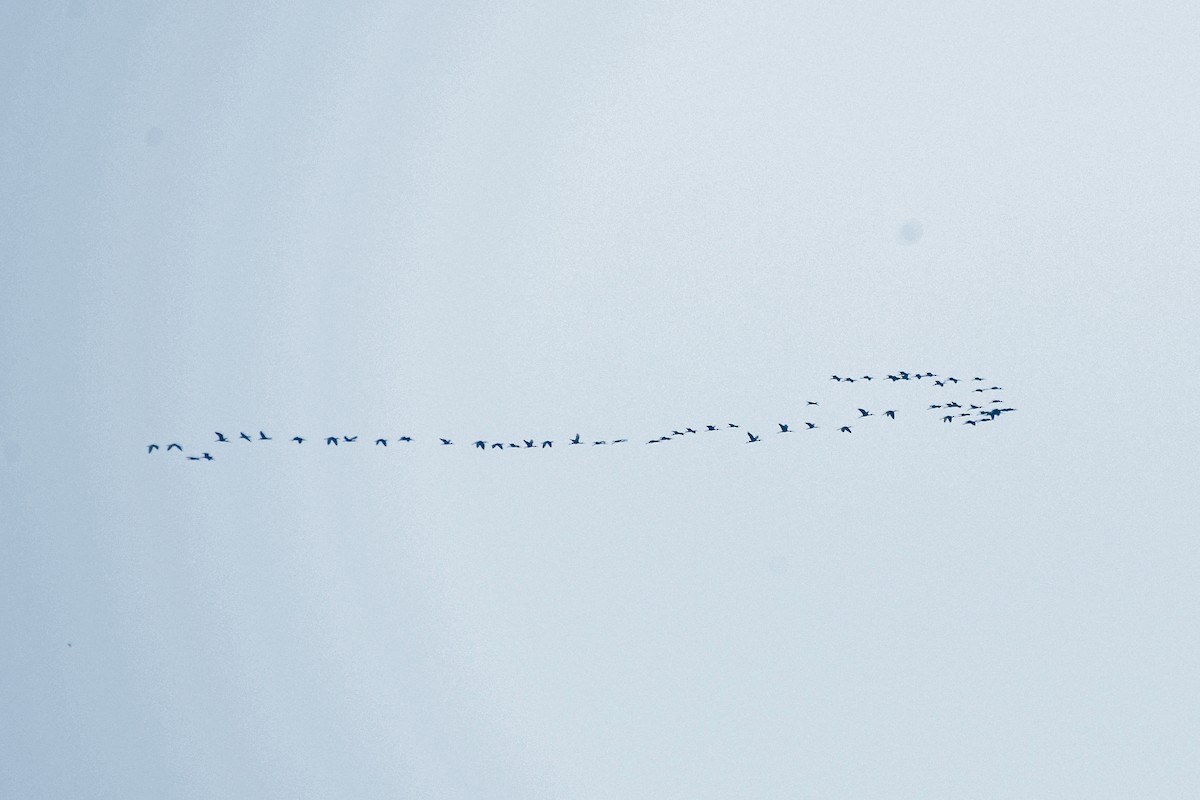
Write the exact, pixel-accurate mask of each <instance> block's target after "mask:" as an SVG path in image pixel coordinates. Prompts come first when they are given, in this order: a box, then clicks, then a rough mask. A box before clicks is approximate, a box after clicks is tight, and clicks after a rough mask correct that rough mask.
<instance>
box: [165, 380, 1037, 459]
mask: <svg viewBox="0 0 1200 800" xmlns="http://www.w3.org/2000/svg"><path fill="white" fill-rule="evenodd" d="M876 379H877V378H876V376H873V375H862V376H858V377H854V376H847V377H842V376H840V375H831V376H830V378H829V380H831V381H836V382H838V383H855V382H856V381H873V380H876ZM879 379H880V380H889V381H892V382H896V383H898V382H900V381H924V382H925V383H926V384H928V385H930V386H934V387H939V388H941V389H951V390H953V389H956V388H957V387H958V384H960V383H962V384H964V387H970V392H971V394H972V395H975V394H979V395H983V396H982V397H979V398H975V399H977V400H978V401H979V402H978V403H975V402H970V398H968V399H967V400H965V401H963V402H960V401H959V400H949V401H944V402H940V403H932V404H930V406H929V408H928V409H927V410H928V411H934V412H937V415H938V416H940V417H941V421H942V422H943V423H954V422H956V421H957V422H960V423H961V424H963V425H970V426H972V427H974V426H977V425H978V424H980V423H984V422H992V421H994V420H995V419H996V418H997V417H999V416H1000V415H1002V414H1005V413H1008V412H1011V411H1016V409H1015V408H1012V407H1011V406H1008V405H1006V404H1005V401H1004V400H1003V399H1001V398H998V397H994V396H992V395H990V394H989V393H991V392H1000V391H1004V390H1003V388H1002V387H1000V386H994V385H992V386H975V384H987V383H990V382H989V381H988V380H987V379H985V378H981V377H978V376H976V377H972V378H969V379H968V378H964V379H961V380H960V379H959V378H956V377H954V376H946V377H941V376H939V375H937V374H936V373H933V372H916V373H909V372H904V371H899V372H896V373H895V374H891V373H889V374H887V375H886V376H885V377H883V378H879ZM964 403H965V404H964ZM819 406H820V403H819V402H818V401H816V400H808V401H806V405H805V408H809V407H819ZM996 406H1003V407H1002V408H997V407H996ZM897 413H898V412H897V410H896V409H894V408H889V409H885V410H883V411H881V412H878V413H876V412H875V411H871V410H870V409H866V408H858V416H857V417H855V418H854V419H853V420H851V422H857V421H860V420H864V419H867V418H868V417H879V416H883V417H887V418H888V419H891V420H895V419H896V414H897ZM964 417H965V418H966V419H964ZM775 424H776V425H777V426H778V427H779V430H777V431H772V433H775V434H785V433H795V432H797V430H798V429H793V428H792V423H790V422H777V423H775ZM803 424H804V426H805V427H804V428H803V430H805V431H812V430H816V429H818V428H821V427H824V426H821V425H817V423H815V422H809V421H804V422H803ZM681 427H683V430H679V429H673V430H672V431H671V432H670V433H669V434H665V435H659V436H654V437H651V438H650V439H648V440H646V442H645V443H646V444H662V443H664V442H671V441H674V440H675V439H682V438H686V437H688V436H691V435H700V434H706V433H716V432H718V431H728V430H738V431H740V432H744V433H745V434H746V439H745V444H755V443H757V442H761V441H762V437H763V436H764V435H765V434H763V433H757V434H756V433H753V432H751V431H749V430H743V429H742V426H741V425H738V424H736V423H733V422H728V423H724V424H721V425H712V424H703V425H699V426H696V427H689V426H681ZM829 427H832V428H836V430H837V431H838V432H839V433H853V432H854V426H853V425H851V424H850V423H846V424H843V425H840V426H839V425H838V424H837V423H834V424H833V425H832V426H829ZM214 435H215V436H216V438H215V439H214V440H213V441H212V443H211V444H212V445H226V444H231V443H234V442H235V441H237V440H244V441H247V442H251V443H254V442H270V441H274V439H275V437H273V436H268V435H267V434H266V432H265V431H262V430H260V431H258V435H257V436H255V435H253V434H250V433H245V432H242V431H239V432H238V434H237V435H236V436H233V437H231V436H227V435H226V434H224V433H222V432H220V431H214ZM358 438H359V437H358V436H357V435H354V436H347V435H345V434H343V435H339V436H324V437H319V438H318V439H316V440H315V441H323V442H324V443H325V446H327V447H340V446H342V445H345V444H354V443H356V442H358ZM433 438H436V440H437V442H438V444H439V446H442V447H449V446H454V445H455V442H454V440H453V439H450V438H445V437H440V436H439V437H433ZM287 441H289V442H293V443H294V444H295V445H303V444H304V443H305V442H309V441H313V440H312V439H310V438H309V437H304V436H292V437H291V438H290V439H288V440H287ZM367 441H372V440H367ZM414 441H416V440H415V439H414V438H413V437H412V436H409V435H406V434H402V435H399V436H395V437H380V438H376V439H374V440H373V442H374V446H375V447H389V446H391V445H401V446H403V445H407V444H410V443H412V442H414ZM431 441H432V439H431ZM628 442H629V439H628V438H614V439H588V440H584V439H583V437H582V436H581V435H580V434H578V433H577V434H575V435H574V436H573V437H572V438H570V439H569V440H567V442H566V446H574V445H587V446H590V447H597V446H609V445H619V444H625V443H628ZM554 444H555V440H554V439H538V438H534V439H525V438H522V439H521V440H520V443H518V442H512V441H489V440H486V439H476V440H475V441H473V442H471V443H470V445H471V446H472V447H474V448H475V449H478V450H509V449H516V450H532V449H537V450H542V449H547V448H553V447H554ZM146 449H147V452H148V453H150V454H153V453H155V452H157V451H159V450H164V451H165V452H171V451H177V452H179V453H180V454H181V455H184V456H185V458H186V459H187V460H188V461H196V462H201V461H213V460H214V456H213V454H212V453H210V452H207V451H203V450H201V452H200V453H199V454H186V455H185V454H184V451H183V445H181V444H180V443H178V442H171V443H170V444H167V445H166V446H165V448H164V447H160V446H159V445H158V444H150V445H147V448H146ZM212 449H214V450H216V449H217V448H216V447H215V446H214V447H213V448H212Z"/></svg>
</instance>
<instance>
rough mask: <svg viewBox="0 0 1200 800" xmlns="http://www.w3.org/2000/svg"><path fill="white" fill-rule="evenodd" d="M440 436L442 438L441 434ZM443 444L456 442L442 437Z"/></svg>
mask: <svg viewBox="0 0 1200 800" xmlns="http://www.w3.org/2000/svg"><path fill="white" fill-rule="evenodd" d="M438 438H439V439H441V437H440V436H439V437H438ZM442 444H454V442H452V441H450V440H449V439H442Z"/></svg>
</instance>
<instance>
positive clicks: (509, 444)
mask: <svg viewBox="0 0 1200 800" xmlns="http://www.w3.org/2000/svg"><path fill="white" fill-rule="evenodd" d="M508 446H509V447H520V446H521V445H519V444H513V443H512V442H509V443H508Z"/></svg>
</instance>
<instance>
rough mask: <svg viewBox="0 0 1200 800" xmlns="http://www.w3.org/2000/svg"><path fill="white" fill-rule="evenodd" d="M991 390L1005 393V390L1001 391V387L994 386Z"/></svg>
mask: <svg viewBox="0 0 1200 800" xmlns="http://www.w3.org/2000/svg"><path fill="white" fill-rule="evenodd" d="M991 388H992V389H993V390H995V391H1003V389H1001V388H1000V387H999V386H993V387H991Z"/></svg>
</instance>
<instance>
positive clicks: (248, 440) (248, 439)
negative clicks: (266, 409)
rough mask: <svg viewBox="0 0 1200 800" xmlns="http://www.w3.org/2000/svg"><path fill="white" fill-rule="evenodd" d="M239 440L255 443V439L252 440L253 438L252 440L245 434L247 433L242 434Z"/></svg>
mask: <svg viewBox="0 0 1200 800" xmlns="http://www.w3.org/2000/svg"><path fill="white" fill-rule="evenodd" d="M238 438H239V439H245V440H246V441H247V442H253V441H254V439H252V438H251V437H250V436H249V435H248V434H245V433H243V434H241V435H240V436H239V437H238Z"/></svg>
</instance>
